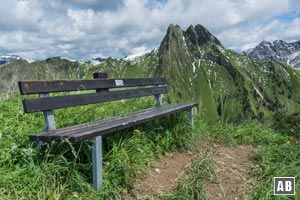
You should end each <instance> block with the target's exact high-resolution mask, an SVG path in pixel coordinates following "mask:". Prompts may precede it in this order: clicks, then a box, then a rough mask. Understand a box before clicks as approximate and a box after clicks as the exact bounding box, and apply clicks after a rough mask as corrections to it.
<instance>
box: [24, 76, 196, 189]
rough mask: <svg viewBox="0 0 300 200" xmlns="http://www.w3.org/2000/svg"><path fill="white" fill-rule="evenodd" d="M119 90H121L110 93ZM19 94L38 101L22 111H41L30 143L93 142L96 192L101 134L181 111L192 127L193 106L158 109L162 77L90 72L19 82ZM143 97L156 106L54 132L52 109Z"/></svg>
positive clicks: (164, 89) (26, 101)
mask: <svg viewBox="0 0 300 200" xmlns="http://www.w3.org/2000/svg"><path fill="white" fill-rule="evenodd" d="M113 88H123V89H122V90H116V89H114V90H112V91H110V90H109V89H113ZM19 89H20V93H21V94H22V95H28V94H39V98H34V99H24V100H23V107H24V112H26V113H33V112H43V113H44V130H43V132H41V133H38V134H32V135H29V138H30V139H31V140H35V141H42V142H50V141H52V140H61V139H68V140H69V141H71V142H80V141H84V140H88V139H93V140H94V146H93V152H92V159H93V187H94V189H96V190H98V189H99V188H100V187H101V185H102V137H101V136H102V135H105V134H108V133H112V132H115V131H117V130H121V129H124V128H128V127H132V126H135V125H138V124H141V123H145V122H148V121H150V120H154V119H158V118H161V117H164V116H167V115H170V114H174V113H177V112H181V111H189V117H190V123H191V124H192V125H193V107H195V106H197V104H196V103H188V104H176V105H173V104H172V105H167V106H162V94H164V93H167V92H168V90H167V87H166V79H165V78H121V79H110V78H107V74H106V73H94V79H90V80H49V81H48V80H44V81H20V82H19ZM79 90H96V92H92V93H83V94H69V95H64V96H50V95H49V93H57V92H66V91H79ZM144 96H154V97H155V99H156V106H155V107H153V108H150V109H146V110H144V111H140V112H136V113H133V114H131V115H129V116H122V117H121V116H120V117H114V118H111V119H105V120H98V121H93V122H88V123H84V124H78V125H74V126H69V127H64V128H59V129H56V126H55V121H54V114H53V110H55V109H60V108H67V107H74V106H81V105H88V104H95V103H100V102H108V101H116V100H122V99H130V98H137V97H144Z"/></svg>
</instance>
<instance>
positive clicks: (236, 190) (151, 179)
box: [124, 141, 255, 200]
mask: <svg viewBox="0 0 300 200" xmlns="http://www.w3.org/2000/svg"><path fill="white" fill-rule="evenodd" d="M254 150H255V149H254V148H253V147H252V146H249V145H242V146H238V147H226V146H222V145H218V144H215V143H212V142H210V141H201V142H199V144H197V145H196V146H195V148H194V149H193V150H192V151H186V152H174V153H170V154H167V155H165V156H162V157H161V158H159V159H158V160H157V161H156V162H155V163H154V164H153V166H152V167H151V168H150V169H149V170H148V171H146V172H144V173H143V174H142V176H141V178H140V181H139V182H138V183H137V184H136V185H135V186H134V190H133V191H132V193H131V194H130V195H129V194H128V195H126V196H125V197H124V199H142V198H143V197H145V196H148V197H150V198H157V197H158V195H159V193H161V192H163V191H164V190H173V189H175V187H176V183H177V182H178V181H180V180H181V178H182V177H184V175H185V174H186V173H188V170H189V169H190V165H191V164H192V163H193V162H195V161H198V160H201V158H203V156H204V155H205V154H207V152H209V156H210V157H211V158H212V160H214V162H215V165H216V169H215V172H216V181H214V183H209V182H205V183H204V189H205V191H206V193H207V195H208V196H209V198H210V199H212V200H218V199H222V200H223V199H225V200H226V199H230V200H232V199H233V200H237V199H244V198H245V197H246V196H247V194H248V193H249V191H250V190H251V183H249V182H248V181H247V180H249V177H250V172H251V167H252V164H251V155H252V154H253V152H254ZM249 188H250V189H249Z"/></svg>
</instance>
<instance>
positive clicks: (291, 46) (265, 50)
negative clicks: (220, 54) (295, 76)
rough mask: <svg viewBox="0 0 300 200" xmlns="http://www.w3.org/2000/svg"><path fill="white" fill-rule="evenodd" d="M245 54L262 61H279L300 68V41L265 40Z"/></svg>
mask: <svg viewBox="0 0 300 200" xmlns="http://www.w3.org/2000/svg"><path fill="white" fill-rule="evenodd" d="M243 54H244V55H247V56H249V57H250V58H254V59H257V60H260V61H278V62H281V63H284V64H288V65H291V66H293V67H295V68H300V41H297V42H293V43H287V42H285V41H283V40H275V41H272V42H267V41H263V42H261V43H260V44H258V45H257V46H256V47H255V48H253V49H250V50H246V51H244V52H243Z"/></svg>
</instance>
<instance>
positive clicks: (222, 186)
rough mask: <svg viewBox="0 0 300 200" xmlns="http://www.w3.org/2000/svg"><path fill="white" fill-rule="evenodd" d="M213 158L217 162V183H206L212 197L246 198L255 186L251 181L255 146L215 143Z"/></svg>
mask: <svg viewBox="0 0 300 200" xmlns="http://www.w3.org/2000/svg"><path fill="white" fill-rule="evenodd" d="M213 146H214V148H213V152H212V155H211V157H212V159H213V160H214V161H215V162H216V170H215V172H216V179H217V183H205V184H204V188H205V190H206V193H207V194H208V195H209V197H210V199H215V200H218V199H222V200H223V199H228V200H229V199H230V200H231V199H233V200H238V199H245V198H246V197H247V195H248V194H249V193H250V192H251V189H252V188H253V186H252V184H251V183H250V182H249V178H250V175H251V169H252V163H251V155H252V154H253V153H254V150H255V149H254V148H253V147H252V146H250V145H242V146H238V147H224V146H220V145H213Z"/></svg>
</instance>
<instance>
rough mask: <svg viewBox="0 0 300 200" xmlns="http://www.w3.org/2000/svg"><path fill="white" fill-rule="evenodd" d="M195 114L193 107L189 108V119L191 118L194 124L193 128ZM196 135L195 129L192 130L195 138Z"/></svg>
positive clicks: (191, 122)
mask: <svg viewBox="0 0 300 200" xmlns="http://www.w3.org/2000/svg"><path fill="white" fill-rule="evenodd" d="M193 115H194V111H193V108H191V109H190V110H189V120H190V124H191V126H192V129H194V117H193ZM194 137H195V133H194V130H192V138H194Z"/></svg>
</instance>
